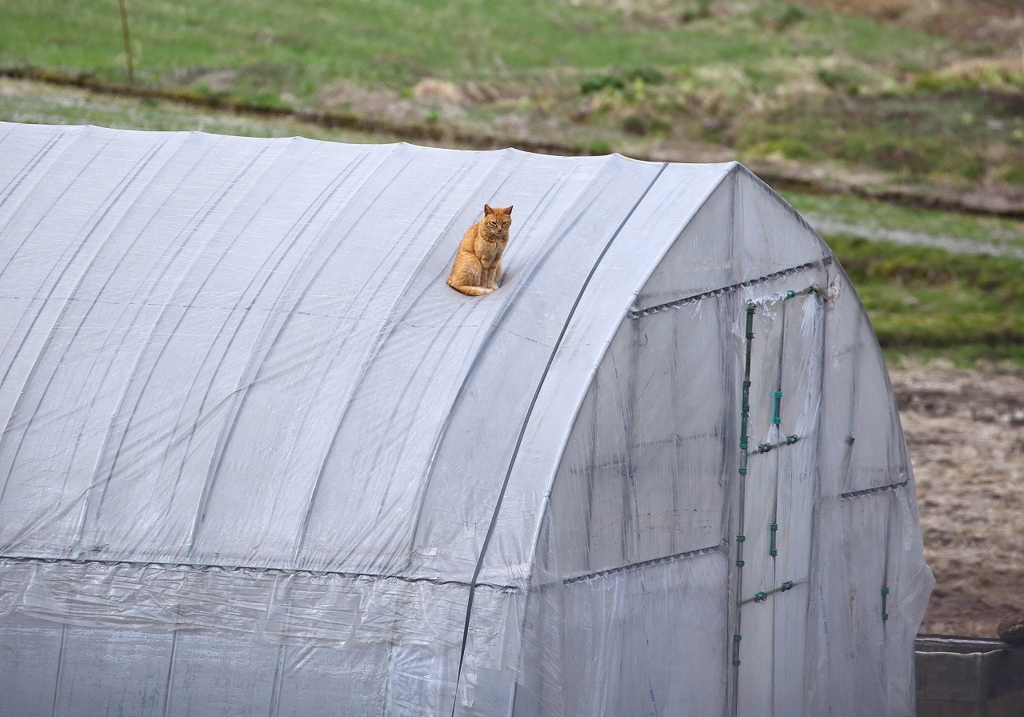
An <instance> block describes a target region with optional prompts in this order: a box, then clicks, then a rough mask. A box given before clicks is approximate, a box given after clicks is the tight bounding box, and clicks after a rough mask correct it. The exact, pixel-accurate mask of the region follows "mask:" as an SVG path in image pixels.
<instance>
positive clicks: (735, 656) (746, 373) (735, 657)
mask: <svg viewBox="0 0 1024 717" xmlns="http://www.w3.org/2000/svg"><path fill="white" fill-rule="evenodd" d="M756 312H757V307H756V306H754V304H748V305H747V317H746V332H745V336H746V344H747V345H746V351H745V357H744V365H743V398H742V404H741V405H740V416H741V419H740V469H739V474H740V491H739V493H740V496H739V503H740V504H739V511H738V513H739V515H738V518H737V523H738V525H737V527H738V529H739V530H738V535H737V536H736V631H735V633H734V634H733V636H732V665H733V669H734V670H735V674H734V675H733V683H732V684H733V699H732V709H733V715H735V714H736V711H737V709H738V708H739V695H740V693H739V677H740V670H739V668H740V640H742V639H743V638H742V636H741V626H742V625H741V622H742V620H741V613H742V611H743V543H744V542H746V540H747V539H746V537H745V536H744V535H743V526H744V511H745V510H746V501H747V461H748V459H749V458H750V451H749V450H748V445H749V436H748V433H747V431H748V430H749V428H750V426H749V423H750V422H749V419H750V352H751V341H752V340H753V338H754V314H755V313H756Z"/></svg>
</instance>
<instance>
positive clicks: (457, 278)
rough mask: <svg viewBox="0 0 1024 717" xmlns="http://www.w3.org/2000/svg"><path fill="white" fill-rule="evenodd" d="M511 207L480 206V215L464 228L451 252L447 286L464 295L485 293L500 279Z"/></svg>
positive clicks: (490, 290)
mask: <svg viewBox="0 0 1024 717" xmlns="http://www.w3.org/2000/svg"><path fill="white" fill-rule="evenodd" d="M511 224H512V207H510V206H509V207H505V208H504V209H503V208H501V207H491V206H489V205H487V204H485V205H484V218H483V219H481V220H480V221H478V222H477V223H476V224H474V225H473V226H471V227H470V228H469V229H467V230H466V233H465V234H464V235H463V236H462V241H461V242H460V243H459V251H458V252H457V253H456V254H455V263H454V264H453V265H452V272H451V274H449V276H448V286H450V287H452V288H453V289H455V290H456V291H461V292H462V293H463V294H466V295H467V296H480V295H482V294H489V293H491V292H492V291H494V290H495V289H497V288H498V280H499V279H501V255H502V253H503V252H504V251H505V245H506V244H508V228H509V226H510V225H511Z"/></svg>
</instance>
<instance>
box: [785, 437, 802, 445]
mask: <svg viewBox="0 0 1024 717" xmlns="http://www.w3.org/2000/svg"><path fill="white" fill-rule="evenodd" d="M799 440H800V439H799V438H798V437H797V436H795V435H793V436H786V444H787V445H790V446H791V445H793V444H794V443H796V442H797V441H799Z"/></svg>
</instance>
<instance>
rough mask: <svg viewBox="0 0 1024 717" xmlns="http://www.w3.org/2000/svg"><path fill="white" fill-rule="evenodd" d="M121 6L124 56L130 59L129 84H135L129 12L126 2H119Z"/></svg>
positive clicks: (121, 0)
mask: <svg viewBox="0 0 1024 717" xmlns="http://www.w3.org/2000/svg"><path fill="white" fill-rule="evenodd" d="M117 2H118V4H119V5H120V6H121V31H122V33H123V34H124V54H125V56H126V57H127V58H128V84H130V85H131V84H135V69H134V68H133V67H132V43H131V40H130V39H129V37H128V10H126V9H125V6H124V0H117Z"/></svg>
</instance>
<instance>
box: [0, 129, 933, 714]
mask: <svg viewBox="0 0 1024 717" xmlns="http://www.w3.org/2000/svg"><path fill="white" fill-rule="evenodd" d="M0 157H2V158H3V160H2V161H0V307H2V311H0V375H2V379H0V420H2V421H3V426H4V427H3V433H2V434H0V695H3V700H2V701H3V705H2V706H0V713H2V714H4V715H16V716H17V717H34V716H36V715H44V714H45V715H75V716H81V717H94V716H95V715H117V714H122V715H145V716H149V715H159V716H161V717H164V716H167V717H178V716H183V715H198V716H203V717H205V716H211V717H214V716H216V717H219V716H222V715H223V716H227V715H246V716H248V715H261V716H262V715H274V716H282V717H283V716H293V717H319V716H321V715H323V716H327V715H332V716H337V715H345V716H352V717H355V716H359V717H363V716H372V715H380V716H381V717H383V716H385V715H386V716H388V717H391V716H395V717H397V716H406V715H408V716H412V715H416V716H417V717H419V716H422V715H443V716H445V717H448V716H452V715H463V716H468V715H488V716H490V715H494V716H499V715H501V716H508V715H514V716H515V717H526V716H534V715H536V716H538V717H539V716H563V715H564V716H565V717H575V716H580V717H582V716H592V715H593V716H597V715H601V716H606V717H618V716H632V715H662V716H663V717H664V716H665V715H669V716H675V715H699V716H706V715H721V716H722V717H754V716H766V715H776V716H778V717H789V716H791V715H806V716H808V717H816V716H818V715H825V714H831V715H835V716H839V715H864V716H872V717H877V716H880V715H911V714H913V710H914V679H913V641H914V636H915V634H916V632H917V628H918V626H919V624H920V621H921V618H922V616H923V614H924V609H925V605H926V603H927V601H928V597H929V593H930V591H931V587H932V584H933V581H932V577H931V573H930V571H929V570H928V568H927V566H926V565H925V563H924V559H923V555H922V539H921V532H920V527H919V524H918V517H917V504H916V497H915V490H914V481H913V476H912V473H911V466H910V461H909V459H908V456H907V450H906V446H905V443H904V440H903V434H902V431H901V428H900V422H899V416H898V414H897V411H896V404H895V400H894V398H893V395H892V391H891V388H890V385H889V381H888V377H887V373H886V368H885V363H884V362H883V359H882V355H881V352H880V350H879V347H878V344H877V341H876V340H875V337H874V334H873V332H872V330H871V326H870V324H869V322H868V319H867V316H866V314H865V312H864V310H863V308H862V307H861V304H860V302H859V300H858V298H857V296H856V294H855V292H854V290H853V288H852V286H851V285H850V283H849V281H848V279H847V278H846V275H845V274H844V273H843V271H842V268H841V267H840V266H839V264H838V262H837V261H835V260H834V258H833V256H832V254H831V252H830V251H829V249H828V247H827V245H826V244H825V243H824V242H823V241H822V240H821V239H820V238H819V237H818V236H817V235H816V234H815V232H814V231H813V230H812V229H811V228H810V227H809V226H808V225H807V224H806V223H805V222H804V221H803V220H802V219H801V218H800V217H799V215H798V214H797V213H796V212H795V211H794V210H793V209H791V208H790V207H789V206H788V205H787V204H786V203H785V202H784V201H783V200H782V199H781V198H780V197H779V196H778V195H776V194H775V193H774V192H772V191H771V190H770V189H769V188H768V187H767V186H766V185H764V184H763V183H762V182H761V181H759V180H758V179H757V178H756V177H755V176H754V175H752V174H751V173H750V172H749V171H747V170H746V169H744V168H743V167H742V166H740V165H738V164H735V163H728V164H712V165H690V164H672V163H652V162H640V161H634V160H630V159H626V158H624V157H621V156H618V155H612V156H604V157H577V158H566V157H549V156H540V155H534V154H529V153H524V152H519V151H515V150H503V151H491V152H470V151H456V150H445V149H433V148H423V147H415V146H411V145H407V144H391V145H347V144H336V143H327V142H315V141H311V140H306V139H299V138H294V139H248V138H237V137H218V136H213V135H207V134H202V133H184V132H182V133H177V132H175V133H170V132H168V133H164V132H135V131H114V130H106V129H98V128H93V127H45V126H29V125H15V124H0ZM485 202H489V203H491V204H496V205H500V206H504V205H514V206H515V213H514V218H513V222H512V230H511V239H510V241H509V244H508V249H507V251H506V253H505V257H504V263H505V274H504V277H503V279H502V283H501V288H500V289H498V290H497V291H495V292H493V293H491V294H488V295H486V296H482V297H467V296H463V295H462V294H459V293H457V292H455V291H453V290H452V289H451V288H449V287H448V286H447V285H446V284H445V278H446V277H447V275H448V271H449V269H450V267H451V263H452V259H453V257H454V255H455V251H456V248H457V246H458V243H459V240H460V238H461V237H462V234H463V232H464V231H465V230H466V228H467V227H468V226H469V225H471V224H472V223H473V222H475V221H477V220H478V219H479V218H480V216H481V215H482V210H483V205H484V203H485Z"/></svg>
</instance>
